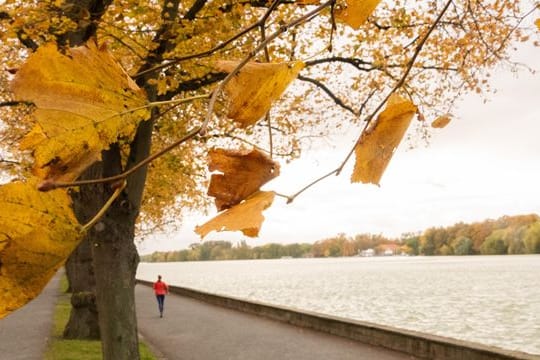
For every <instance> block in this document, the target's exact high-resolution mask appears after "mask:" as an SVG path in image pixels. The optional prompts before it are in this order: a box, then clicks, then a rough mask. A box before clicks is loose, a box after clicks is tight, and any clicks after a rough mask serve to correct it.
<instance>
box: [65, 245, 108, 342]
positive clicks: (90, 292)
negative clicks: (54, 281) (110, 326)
mask: <svg viewBox="0 0 540 360" xmlns="http://www.w3.org/2000/svg"><path fill="white" fill-rule="evenodd" d="M66 274H67V277H68V280H69V283H70V290H71V313H70V316H69V320H68V323H67V324H66V327H65V328H64V333H63V336H64V338H66V339H99V336H100V332H99V323H98V312H97V307H96V295H95V283H96V282H95V280H94V271H93V266H92V249H91V247H90V242H89V241H88V239H84V240H83V241H82V242H81V243H80V244H79V246H78V247H77V248H76V249H75V251H74V252H73V253H72V254H71V256H70V258H69V259H68V261H67V262H66Z"/></svg>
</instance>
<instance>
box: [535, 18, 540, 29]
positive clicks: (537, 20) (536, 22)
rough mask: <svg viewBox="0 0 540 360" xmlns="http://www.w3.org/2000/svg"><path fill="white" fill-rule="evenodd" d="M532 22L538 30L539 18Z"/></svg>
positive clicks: (539, 27) (539, 25)
mask: <svg viewBox="0 0 540 360" xmlns="http://www.w3.org/2000/svg"><path fill="white" fill-rule="evenodd" d="M534 24H535V25H536V27H537V28H538V30H540V18H538V19H536V20H535V21H534Z"/></svg>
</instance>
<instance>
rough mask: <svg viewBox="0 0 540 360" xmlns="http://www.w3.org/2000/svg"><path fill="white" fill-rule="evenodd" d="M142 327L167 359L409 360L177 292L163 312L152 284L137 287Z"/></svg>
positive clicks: (140, 326)
mask: <svg viewBox="0 0 540 360" xmlns="http://www.w3.org/2000/svg"><path fill="white" fill-rule="evenodd" d="M135 296H136V302H137V315H138V323H139V332H140V333H141V334H142V336H143V337H144V338H145V339H146V341H147V342H149V343H150V344H152V345H153V347H154V348H156V349H157V350H159V351H160V352H161V353H162V355H163V358H165V359H168V360H227V359H230V360H253V359H257V360H277V359H280V360H287V359H294V360H304V359H305V360H317V359H325V360H330V359H340V360H348V359H351V360H353V359H354V360H371V359H373V360H405V359H414V357H412V356H408V355H405V354H401V353H398V352H393V351H388V350H384V349H381V348H377V347H374V346H370V345H364V344H361V343H358V342H355V341H352V340H347V339H344V338H340V337H337V336H332V335H328V334H323V333H320V332H316V331H313V330H308V329H303V328H300V327H296V326H291V325H287V324H284V323H280V322H277V321H273V320H269V319H266V318H263V317H259V316H256V315H250V314H245V313H242V312H239V311H235V310H230V309H225V308H222V307H219V306H215V305H210V304H206V303H204V302H200V301H197V300H194V299H190V298H187V297H183V296H178V295H175V294H170V295H168V296H167V297H166V299H165V312H164V316H163V318H160V317H159V312H158V308H157V302H156V299H155V297H154V294H153V292H152V289H151V288H149V287H147V286H144V285H137V286H136V287H135Z"/></svg>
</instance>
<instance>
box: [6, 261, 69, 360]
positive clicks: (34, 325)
mask: <svg viewBox="0 0 540 360" xmlns="http://www.w3.org/2000/svg"><path fill="white" fill-rule="evenodd" d="M62 272H63V271H62V270H61V271H58V273H57V274H56V275H55V276H54V277H53V278H52V279H51V281H50V282H49V284H48V285H47V286H46V287H45V289H44V290H43V291H42V292H41V294H40V295H39V296H38V297H36V298H35V299H34V300H32V301H30V302H29V303H28V304H26V305H25V306H23V307H22V308H20V309H18V310H16V311H14V312H12V313H11V314H9V315H8V316H6V317H4V318H3V319H1V320H0V359H2V360H4V359H5V360H41V359H43V354H44V353H45V350H46V349H47V342H48V341H49V338H50V337H51V333H52V317H53V312H54V307H55V305H56V302H57V300H58V296H59V287H60V275H61V273H62Z"/></svg>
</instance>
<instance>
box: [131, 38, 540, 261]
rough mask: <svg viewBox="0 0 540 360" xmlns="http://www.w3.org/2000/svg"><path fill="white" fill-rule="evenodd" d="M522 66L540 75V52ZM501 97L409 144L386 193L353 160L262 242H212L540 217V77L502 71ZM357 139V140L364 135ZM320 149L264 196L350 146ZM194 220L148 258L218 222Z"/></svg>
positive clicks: (271, 218) (471, 98)
mask: <svg viewBox="0 0 540 360" xmlns="http://www.w3.org/2000/svg"><path fill="white" fill-rule="evenodd" d="M515 59H516V60H519V61H521V62H526V63H528V64H529V65H530V66H532V67H534V68H536V69H537V70H540V66H539V65H540V61H539V59H540V49H538V48H536V49H535V48H532V47H531V48H528V49H527V50H523V51H521V52H520V53H519V54H518V56H516V57H515ZM493 78H494V81H493V86H494V88H497V89H498V91H497V93H496V94H492V95H489V101H488V102H487V103H485V104H484V103H483V99H481V98H480V97H479V96H476V95H468V96H466V97H465V98H464V99H463V100H462V101H460V103H459V106H458V109H457V111H456V112H455V115H456V117H455V118H454V120H453V121H452V122H451V123H450V124H449V125H448V126H447V127H446V128H444V129H434V130H433V137H432V140H431V143H430V145H429V146H428V147H425V146H423V145H420V146H418V147H416V148H414V149H412V150H410V149H408V146H407V144H406V143H405V142H404V143H402V144H401V146H400V147H399V149H398V151H397V152H396V154H395V155H394V157H393V159H392V161H391V162H390V165H389V166H388V168H387V170H386V172H385V174H384V175H383V178H382V181H381V186H380V187H377V186H373V185H362V184H350V182H349V177H350V174H351V171H352V165H353V161H351V162H350V164H349V166H348V167H347V168H346V169H345V171H344V172H343V173H342V175H341V176H340V177H331V178H329V179H327V180H325V181H324V182H322V183H320V184H318V185H316V186H315V187H313V188H311V189H309V190H308V191H307V192H305V193H304V194H302V195H301V196H300V197H298V198H297V199H296V200H295V201H294V203H292V204H290V205H286V204H285V200H284V199H282V198H280V197H276V199H275V201H274V204H273V205H272V207H271V208H269V209H268V210H266V211H265V212H264V216H265V218H266V220H265V222H264V224H263V226H262V229H261V232H260V234H259V235H260V236H259V238H255V239H251V238H246V237H244V236H243V235H242V234H241V233H240V232H235V233H226V232H222V233H215V232H214V233H211V234H210V235H208V236H207V238H206V240H217V239H220V240H221V239H222V240H229V241H232V242H237V241H240V240H243V239H245V240H246V241H247V243H248V244H250V245H252V246H256V245H261V244H265V243H269V242H279V243H291V242H314V241H317V240H321V239H324V238H326V237H330V236H334V235H336V234H338V233H340V232H344V233H346V234H348V235H355V234H359V233H376V234H383V235H387V236H391V237H394V236H395V237H397V236H399V235H400V234H402V233H404V232H416V231H422V230H424V229H426V228H428V227H431V226H448V225H452V224H454V223H457V222H460V221H463V222H473V221H481V220H484V219H486V218H497V217H500V216H503V215H515V214H528V213H537V214H538V213H540V76H539V75H538V74H531V73H529V72H526V71H521V72H519V73H518V74H514V73H510V72H508V69H506V70H505V69H496V71H495V72H494V76H493ZM355 136H357V135H355ZM330 141H331V142H332V141H333V144H331V146H330V147H329V146H328V144H327V146H326V147H324V148H320V149H313V150H310V151H308V152H306V153H305V154H304V156H303V157H302V158H301V159H300V160H297V161H294V162H292V163H291V164H290V165H283V166H282V169H281V175H280V177H279V178H277V179H275V180H273V181H272V182H270V183H268V184H267V185H266V186H265V187H264V189H267V190H275V191H277V192H279V193H284V194H292V193H294V192H296V191H297V190H299V189H300V188H302V187H303V186H304V185H306V184H307V183H309V182H310V181H311V180H313V179H315V178H317V177H319V176H321V175H323V174H325V173H326V172H328V171H330V170H332V169H334V168H336V167H337V165H338V164H339V163H340V162H341V161H342V159H343V158H344V156H345V155H346V153H347V152H348V151H349V149H350V147H351V146H352V142H351V141H352V137H351V140H348V141H344V140H343V139H330ZM213 215H214V213H211V214H210V215H209V216H202V215H198V216H197V215H194V216H193V217H189V218H187V219H185V220H184V225H183V227H182V228H181V229H180V231H177V232H171V233H168V234H166V235H164V234H156V235H155V236H151V237H147V238H146V239H144V240H142V241H141V242H139V245H138V246H139V250H140V252H141V253H143V254H146V253H149V252H152V251H156V250H159V251H165V250H177V249H183V248H186V247H187V246H188V245H189V244H191V243H194V242H198V241H200V240H199V238H198V236H197V235H196V234H195V233H194V232H193V229H194V227H195V225H197V224H202V223H203V222H204V221H205V220H206V219H209V218H210V217H211V216H213Z"/></svg>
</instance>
